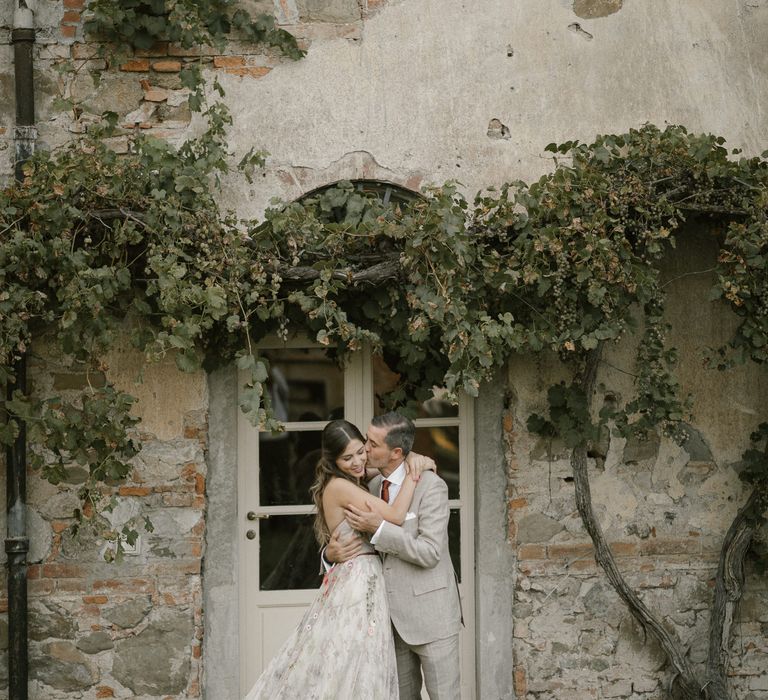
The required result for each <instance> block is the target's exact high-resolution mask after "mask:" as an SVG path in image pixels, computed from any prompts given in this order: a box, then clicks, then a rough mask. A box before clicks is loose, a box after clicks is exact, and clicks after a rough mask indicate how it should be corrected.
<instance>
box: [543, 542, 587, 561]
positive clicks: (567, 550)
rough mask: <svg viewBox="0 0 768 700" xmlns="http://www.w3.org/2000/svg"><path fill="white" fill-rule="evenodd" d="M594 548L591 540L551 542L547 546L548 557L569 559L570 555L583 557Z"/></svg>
mask: <svg viewBox="0 0 768 700" xmlns="http://www.w3.org/2000/svg"><path fill="white" fill-rule="evenodd" d="M593 551H594V548H593V547H592V543H591V542H579V543H577V544H551V545H549V547H547V554H549V558H550V559H571V558H572V557H584V556H587V555H589V554H592V552H593Z"/></svg>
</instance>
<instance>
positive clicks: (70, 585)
mask: <svg viewBox="0 0 768 700" xmlns="http://www.w3.org/2000/svg"><path fill="white" fill-rule="evenodd" d="M51 583H55V585H56V591H57V592H60V593H82V592H84V591H87V590H88V584H87V583H86V582H85V581H84V580H83V579H80V578H60V579H57V580H56V581H52V582H51Z"/></svg>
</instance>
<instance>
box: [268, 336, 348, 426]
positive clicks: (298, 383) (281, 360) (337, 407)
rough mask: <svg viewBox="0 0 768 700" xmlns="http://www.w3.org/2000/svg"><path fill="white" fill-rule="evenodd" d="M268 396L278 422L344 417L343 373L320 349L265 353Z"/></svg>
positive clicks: (269, 351)
mask: <svg viewBox="0 0 768 700" xmlns="http://www.w3.org/2000/svg"><path fill="white" fill-rule="evenodd" d="M261 355H262V356H263V357H265V358H266V359H267V360H269V378H270V382H269V386H268V389H269V394H270V398H271V399H272V407H273V409H274V411H275V417H276V418H277V419H278V420H281V421H289V422H292V421H314V420H331V419H332V418H342V417H343V415H344V372H343V371H342V370H341V369H339V368H338V367H337V366H336V363H335V362H333V360H331V359H329V358H328V357H326V356H325V353H324V352H323V351H322V350H321V349H320V348H298V349H294V348H286V349H279V350H264V351H262V352H261Z"/></svg>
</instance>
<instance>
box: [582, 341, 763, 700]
mask: <svg viewBox="0 0 768 700" xmlns="http://www.w3.org/2000/svg"><path fill="white" fill-rule="evenodd" d="M601 354H602V344H601V345H599V346H598V348H596V349H595V350H593V351H591V352H590V353H589V354H588V356H587V360H586V362H585V366H584V370H583V372H582V375H581V377H580V385H581V388H582V389H583V390H584V392H585V395H586V396H587V397H588V400H589V397H591V396H592V393H593V391H594V387H595V380H596V377H597V367H598V365H599V362H600V356H601ZM571 468H572V469H573V477H574V486H575V489H576V506H577V508H578V511H579V515H580V516H581V520H582V522H583V524H584V527H585V529H586V530H587V532H588V533H589V536H590V538H591V539H592V543H593V545H594V548H595V559H596V561H597V563H598V564H599V565H600V567H601V568H602V569H603V571H604V572H605V574H606V576H607V577H608V580H609V582H610V584H611V586H612V587H613V589H614V590H615V591H616V593H617V594H618V595H619V597H620V598H621V599H622V601H624V604H625V605H626V606H627V608H628V609H629V612H630V613H631V614H632V616H633V617H634V619H635V620H637V621H638V622H639V623H640V625H641V626H642V627H643V629H644V630H645V631H646V632H648V633H650V634H651V635H653V637H654V638H655V639H656V640H657V642H658V643H659V645H660V646H661V648H662V649H663V651H664V653H665V654H666V656H667V658H668V659H669V661H670V663H671V664H672V667H673V668H674V677H673V679H672V682H673V684H675V686H676V688H677V690H678V693H679V697H680V698H683V699H684V700H730V698H731V695H730V693H729V691H728V687H727V682H726V662H727V659H728V652H727V649H728V643H729V637H730V629H731V623H732V621H733V615H734V611H735V609H736V606H737V604H738V602H739V600H740V599H741V596H742V594H743V590H744V559H745V557H746V553H747V551H748V549H749V545H750V543H751V541H752V537H753V536H754V534H755V531H756V525H755V524H754V523H753V522H752V521H750V520H749V519H748V518H747V513H748V512H749V510H750V509H751V508H753V507H754V505H755V503H756V501H757V499H758V498H759V497H760V494H759V493H758V491H757V490H756V491H754V492H753V493H752V495H751V496H750V498H749V500H748V501H747V503H746V504H745V505H744V506H743V507H742V508H741V510H740V511H739V512H738V514H737V515H736V518H735V519H734V521H733V523H732V524H731V526H730V528H729V529H728V533H727V534H726V536H725V540H724V541H723V547H722V550H721V555H720V564H719V566H718V571H717V576H716V581H715V600H714V604H713V608H712V615H711V619H710V635H709V658H708V662H707V670H706V681H705V682H701V681H700V679H699V677H698V674H697V673H696V671H695V670H694V668H693V667H692V666H691V664H690V663H689V661H688V659H687V657H686V653H685V650H684V648H683V645H682V643H681V642H680V640H679V639H678V638H677V637H676V635H674V634H672V633H670V632H669V631H667V630H666V629H665V628H664V627H663V626H662V624H661V621H660V620H659V619H658V617H657V616H656V615H654V614H653V613H652V612H651V611H650V610H649V609H648V607H647V606H646V605H645V603H643V601H642V600H641V599H640V598H639V597H638V596H637V594H636V593H635V592H634V591H633V590H632V589H631V588H630V587H629V585H628V584H627V582H626V580H625V579H624V577H623V576H622V574H621V572H620V571H619V569H618V567H617V566H616V561H615V559H614V557H613V553H612V551H611V548H610V546H609V545H608V542H607V541H606V539H605V536H604V534H603V532H602V528H601V527H600V523H599V522H598V520H597V517H596V516H595V513H594V510H593V508H592V495H591V490H590V484H589V474H588V471H587V448H586V446H580V447H576V448H574V450H573V452H572V454H571Z"/></svg>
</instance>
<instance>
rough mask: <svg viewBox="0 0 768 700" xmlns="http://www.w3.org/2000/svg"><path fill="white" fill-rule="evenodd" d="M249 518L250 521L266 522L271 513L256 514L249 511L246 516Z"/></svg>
mask: <svg viewBox="0 0 768 700" xmlns="http://www.w3.org/2000/svg"><path fill="white" fill-rule="evenodd" d="M245 517H246V518H248V520H266V519H267V518H269V513H258V514H256V513H254V512H253V511H252V510H249V511H248V514H247V515H246V516H245Z"/></svg>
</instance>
